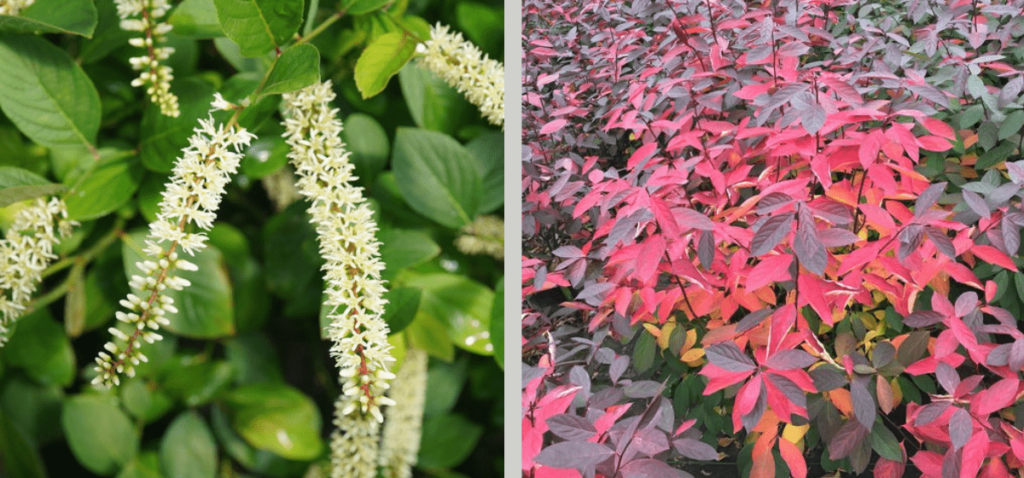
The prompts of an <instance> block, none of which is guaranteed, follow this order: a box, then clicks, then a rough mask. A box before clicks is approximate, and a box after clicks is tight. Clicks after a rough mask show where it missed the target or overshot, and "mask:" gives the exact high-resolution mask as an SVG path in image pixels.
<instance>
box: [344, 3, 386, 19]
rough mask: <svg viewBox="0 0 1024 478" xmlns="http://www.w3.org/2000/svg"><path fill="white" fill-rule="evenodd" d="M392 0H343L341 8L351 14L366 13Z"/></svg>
mask: <svg viewBox="0 0 1024 478" xmlns="http://www.w3.org/2000/svg"><path fill="white" fill-rule="evenodd" d="M388 3H391V0H342V2H341V9H342V10H344V11H345V12H346V13H348V14H349V15H364V14H367V13H370V12H372V11H375V10H380V9H381V8H383V7H384V5H387V4H388Z"/></svg>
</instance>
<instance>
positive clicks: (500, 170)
mask: <svg viewBox="0 0 1024 478" xmlns="http://www.w3.org/2000/svg"><path fill="white" fill-rule="evenodd" d="M504 141H505V136H504V135H502V134H501V133H496V132H491V133H485V134H482V135H480V136H477V137H476V138H474V139H473V140H472V141H470V142H469V143H468V144H466V149H468V150H469V152H470V154H472V155H473V157H474V158H476V165H477V168H478V169H479V170H480V177H481V178H482V180H483V183H482V184H483V188H482V191H483V193H482V194H481V196H480V211H479V212H480V214H486V213H489V212H494V211H496V210H498V208H500V207H501V206H502V205H503V204H505V145H504Z"/></svg>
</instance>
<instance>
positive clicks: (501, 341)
mask: <svg viewBox="0 0 1024 478" xmlns="http://www.w3.org/2000/svg"><path fill="white" fill-rule="evenodd" d="M494 287H495V289H494V305H492V306H491V343H492V344H494V360H495V361H497V362H498V366H499V367H501V368H502V370H504V369H505V276H502V277H501V279H498V284H497V285H496V286H494Z"/></svg>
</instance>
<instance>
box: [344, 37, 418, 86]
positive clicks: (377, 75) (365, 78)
mask: <svg viewBox="0 0 1024 478" xmlns="http://www.w3.org/2000/svg"><path fill="white" fill-rule="evenodd" d="M416 43H417V42H416V39H415V38H413V37H412V36H411V35H409V34H407V33H404V32H393V33H387V34H385V35H381V36H380V38H377V39H376V40H374V41H373V43H371V44H370V46H368V47H366V49H365V50H363V53H362V54H361V55H360V56H359V60H358V61H357V62H356V70H355V79H356V87H358V88H359V92H360V93H361V94H362V95H363V99H366V98H370V97H373V96H376V95H377V94H378V93H380V92H381V91H384V87H385V86H387V85H388V81H390V80H391V77H392V76H395V73H398V72H399V70H401V69H402V67H403V66H405V64H406V63H408V62H409V60H410V59H411V58H412V55H413V54H414V53H415V52H416Z"/></svg>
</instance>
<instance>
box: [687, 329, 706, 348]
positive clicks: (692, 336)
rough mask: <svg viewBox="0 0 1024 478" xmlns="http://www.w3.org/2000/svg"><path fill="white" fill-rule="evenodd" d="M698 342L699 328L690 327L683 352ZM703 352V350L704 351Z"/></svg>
mask: <svg viewBox="0 0 1024 478" xmlns="http://www.w3.org/2000/svg"><path fill="white" fill-rule="evenodd" d="M696 343H697V330H696V329H690V330H687V331H686V342H685V343H683V350H682V351H683V352H686V351H687V350H690V349H692V348H693V346H694V344H696ZM702 353H703V352H702Z"/></svg>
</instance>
